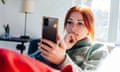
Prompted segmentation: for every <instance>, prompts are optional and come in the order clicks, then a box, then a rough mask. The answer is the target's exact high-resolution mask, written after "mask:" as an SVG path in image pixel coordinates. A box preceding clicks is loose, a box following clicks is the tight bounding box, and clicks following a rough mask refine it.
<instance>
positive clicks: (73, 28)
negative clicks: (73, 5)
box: [66, 12, 88, 40]
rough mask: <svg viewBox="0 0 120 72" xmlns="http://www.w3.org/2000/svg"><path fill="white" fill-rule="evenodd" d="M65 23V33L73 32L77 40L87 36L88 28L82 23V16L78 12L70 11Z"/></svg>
mask: <svg viewBox="0 0 120 72" xmlns="http://www.w3.org/2000/svg"><path fill="white" fill-rule="evenodd" d="M66 23H67V24H66V31H67V33H73V34H74V35H75V36H76V38H77V40H81V39H84V38H85V37H87V35H88V30H87V28H86V26H85V24H84V20H83V17H82V15H81V14H80V13H79V12H72V13H71V14H70V16H69V17H68V19H67V22H66Z"/></svg>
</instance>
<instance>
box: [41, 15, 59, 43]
mask: <svg viewBox="0 0 120 72" xmlns="http://www.w3.org/2000/svg"><path fill="white" fill-rule="evenodd" d="M42 21H43V24H42V38H45V39H48V40H51V41H53V42H55V43H57V34H58V21H59V19H58V18H57V17H47V16H43V20H42Z"/></svg>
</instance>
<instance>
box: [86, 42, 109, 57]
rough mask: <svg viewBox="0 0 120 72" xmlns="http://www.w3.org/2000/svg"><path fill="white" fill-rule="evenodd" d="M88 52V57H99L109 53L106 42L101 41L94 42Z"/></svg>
mask: <svg viewBox="0 0 120 72" xmlns="http://www.w3.org/2000/svg"><path fill="white" fill-rule="evenodd" d="M88 53H89V54H88V55H89V57H92V58H93V57H95V58H96V57H97V58H101V57H106V56H107V55H108V54H109V50H108V48H107V45H106V44H104V43H102V42H94V43H93V44H92V46H91V47H90V49H89V52H88Z"/></svg>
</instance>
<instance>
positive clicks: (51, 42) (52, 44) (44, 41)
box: [41, 39, 55, 48]
mask: <svg viewBox="0 0 120 72" xmlns="http://www.w3.org/2000/svg"><path fill="white" fill-rule="evenodd" d="M41 41H42V43H45V44H46V45H48V46H50V47H51V48H54V45H55V43H54V42H53V41H51V40H47V39H42V40H41Z"/></svg>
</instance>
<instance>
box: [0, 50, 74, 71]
mask: <svg viewBox="0 0 120 72" xmlns="http://www.w3.org/2000/svg"><path fill="white" fill-rule="evenodd" d="M0 72H73V67H72V65H67V66H65V67H64V68H63V69H62V70H56V69H53V68H51V67H49V66H48V65H46V64H44V63H42V62H40V61H37V60H35V59H33V58H31V57H29V56H27V55H23V54H20V53H17V52H15V51H12V50H9V49H5V48H0Z"/></svg>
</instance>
